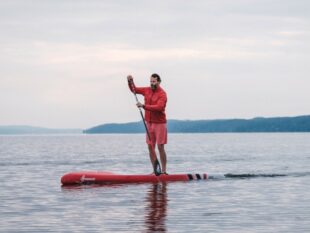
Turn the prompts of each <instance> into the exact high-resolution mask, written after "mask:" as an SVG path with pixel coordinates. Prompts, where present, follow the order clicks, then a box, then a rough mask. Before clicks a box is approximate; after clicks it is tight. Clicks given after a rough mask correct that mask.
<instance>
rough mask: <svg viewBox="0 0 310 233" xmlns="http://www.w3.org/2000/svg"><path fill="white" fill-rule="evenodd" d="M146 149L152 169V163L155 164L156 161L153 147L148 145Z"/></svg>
mask: <svg viewBox="0 0 310 233" xmlns="http://www.w3.org/2000/svg"><path fill="white" fill-rule="evenodd" d="M148 149H149V154H150V160H151V163H152V167H153V168H154V163H155V161H156V159H157V156H156V152H155V146H154V145H150V144H148Z"/></svg>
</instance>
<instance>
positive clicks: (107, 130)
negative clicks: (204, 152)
mask: <svg viewBox="0 0 310 233" xmlns="http://www.w3.org/2000/svg"><path fill="white" fill-rule="evenodd" d="M167 126H168V132H169V133H285V132H287V133H292V132H310V115H306V116H296V117H273V118H264V117H256V118H253V119H227V120H168V123H167ZM144 132H145V129H144V125H143V123H142V122H141V121H139V122H129V123H123V124H117V123H112V124H102V125H98V126H95V127H92V128H90V129H86V130H84V131H83V133H85V134H117V133H124V134H134V133H144Z"/></svg>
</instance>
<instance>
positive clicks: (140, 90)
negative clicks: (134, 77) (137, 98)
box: [128, 82, 146, 95]
mask: <svg viewBox="0 0 310 233" xmlns="http://www.w3.org/2000/svg"><path fill="white" fill-rule="evenodd" d="M128 87H129V90H130V91H131V92H132V93H136V94H141V95H144V94H145V90H146V88H145V87H136V85H135V84H134V82H131V83H130V82H128Z"/></svg>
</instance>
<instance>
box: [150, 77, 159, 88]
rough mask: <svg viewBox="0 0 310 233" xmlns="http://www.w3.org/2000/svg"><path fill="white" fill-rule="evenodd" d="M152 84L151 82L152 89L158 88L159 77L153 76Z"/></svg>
mask: <svg viewBox="0 0 310 233" xmlns="http://www.w3.org/2000/svg"><path fill="white" fill-rule="evenodd" d="M150 84H151V88H152V90H156V88H157V87H158V85H159V82H158V81H157V78H153V77H151V79H150Z"/></svg>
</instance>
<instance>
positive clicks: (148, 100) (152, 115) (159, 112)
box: [128, 82, 167, 123]
mask: <svg viewBox="0 0 310 233" xmlns="http://www.w3.org/2000/svg"><path fill="white" fill-rule="evenodd" d="M128 86H129V89H130V90H131V92H133V93H137V94H141V95H143V96H144V110H145V120H146V121H147V122H149V123H166V122H167V119H166V113H165V108H166V104H167V94H166V92H165V91H164V89H162V88H161V87H160V86H158V87H157V88H156V90H154V91H153V90H152V88H151V87H136V86H135V84H134V83H133V82H132V83H128Z"/></svg>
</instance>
